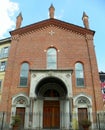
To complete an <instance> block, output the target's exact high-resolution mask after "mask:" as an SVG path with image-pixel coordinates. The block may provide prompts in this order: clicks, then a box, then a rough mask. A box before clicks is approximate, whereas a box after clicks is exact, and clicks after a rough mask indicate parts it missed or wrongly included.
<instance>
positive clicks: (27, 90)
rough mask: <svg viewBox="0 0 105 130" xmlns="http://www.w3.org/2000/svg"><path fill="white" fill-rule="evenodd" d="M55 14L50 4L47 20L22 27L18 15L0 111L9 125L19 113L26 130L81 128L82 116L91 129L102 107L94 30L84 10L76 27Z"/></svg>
mask: <svg viewBox="0 0 105 130" xmlns="http://www.w3.org/2000/svg"><path fill="white" fill-rule="evenodd" d="M54 11H55V9H54V7H53V5H51V7H50V8H49V19H46V20H43V21H40V22H37V23H34V24H31V25H28V26H25V27H21V22H22V19H23V18H22V15H21V14H19V16H18V17H17V22H16V29H15V30H13V31H11V32H10V34H11V48H10V52H9V57H8V64H7V68H6V72H5V78H4V77H3V78H4V79H3V80H4V82H3V88H2V98H1V102H0V111H4V112H5V113H6V114H7V115H8V116H6V117H7V118H5V120H6V123H8V124H11V123H12V116H15V115H20V116H21V119H22V122H21V123H22V124H21V125H22V127H24V128H26V129H27V128H29V127H31V128H32V129H37V128H41V129H46V128H47V129H50V128H53V129H60V128H62V129H69V128H75V127H81V126H79V121H81V120H82V119H84V118H88V119H89V120H91V121H92V126H91V127H92V128H94V127H95V126H96V115H95V113H98V112H100V111H102V109H103V102H102V94H101V91H100V80H99V74H98V68H97V61H96V55H95V50H94V41H93V38H94V34H95V32H94V31H93V30H91V29H90V28H89V22H88V16H87V15H86V14H85V12H84V13H83V17H82V20H83V23H84V27H80V26H77V25H74V24H71V23H67V22H65V21H61V20H58V19H55V18H54ZM2 42H3V41H2ZM8 43H9V42H8ZM8 46H9V44H8ZM4 47H7V46H4ZM0 61H1V59H0ZM4 61H5V60H4ZM8 113H10V114H8ZM10 127H11V125H10Z"/></svg>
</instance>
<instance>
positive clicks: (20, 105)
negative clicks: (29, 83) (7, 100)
mask: <svg viewBox="0 0 105 130" xmlns="http://www.w3.org/2000/svg"><path fill="white" fill-rule="evenodd" d="M29 104H30V101H29V98H28V96H26V95H25V94H22V93H20V94H17V95H15V96H14V97H13V98H12V109H11V114H12V115H11V117H13V116H15V115H18V116H20V118H21V127H28V119H29V116H28V114H27V115H26V113H28V111H29ZM11 123H12V118H11Z"/></svg>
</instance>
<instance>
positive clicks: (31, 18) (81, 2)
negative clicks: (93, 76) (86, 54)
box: [0, 0, 105, 72]
mask: <svg viewBox="0 0 105 130" xmlns="http://www.w3.org/2000/svg"><path fill="white" fill-rule="evenodd" d="M51 4H53V6H54V7H55V18H56V19H59V20H62V21H65V22H68V23H71V24H74V25H77V26H81V27H84V26H83V21H82V15H83V12H84V11H85V13H86V14H87V15H88V17H89V26H90V29H91V30H94V31H95V35H94V46H95V53H96V58H97V64H98V70H99V72H100V71H103V72H105V53H103V52H104V51H105V0H0V40H1V39H4V38H7V37H10V33H9V31H11V30H14V29H15V23H16V17H17V16H18V14H19V13H20V12H21V13H22V16H23V21H22V26H21V27H24V26H27V25H30V24H33V23H36V22H39V21H43V20H45V19H48V18H49V15H48V11H49V7H50V5H51Z"/></svg>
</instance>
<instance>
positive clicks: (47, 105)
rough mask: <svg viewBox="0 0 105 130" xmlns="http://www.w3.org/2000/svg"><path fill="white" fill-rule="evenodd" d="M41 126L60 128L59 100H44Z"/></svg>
mask: <svg viewBox="0 0 105 130" xmlns="http://www.w3.org/2000/svg"><path fill="white" fill-rule="evenodd" d="M43 128H53V129H54V128H60V103H59V101H44V107H43Z"/></svg>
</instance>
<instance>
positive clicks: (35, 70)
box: [30, 69, 73, 73]
mask: <svg viewBox="0 0 105 130" xmlns="http://www.w3.org/2000/svg"><path fill="white" fill-rule="evenodd" d="M64 71H65V72H68V71H69V72H71V73H72V72H73V69H30V72H38V73H39V72H64Z"/></svg>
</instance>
